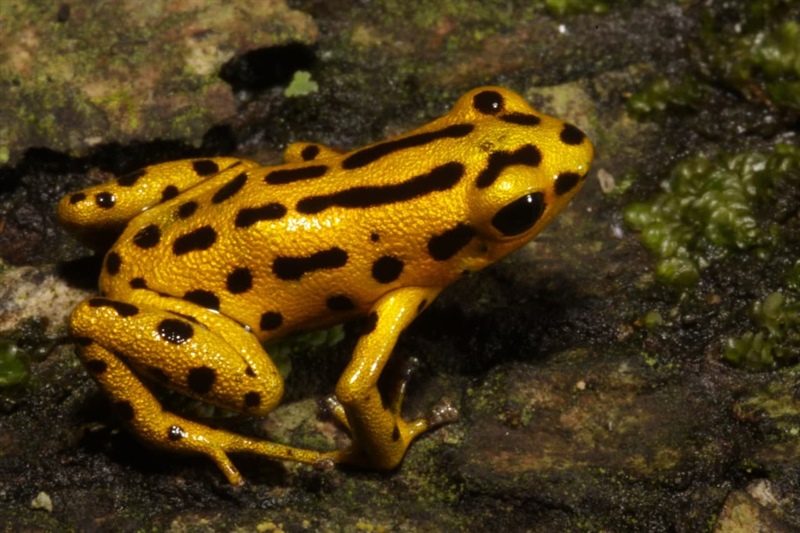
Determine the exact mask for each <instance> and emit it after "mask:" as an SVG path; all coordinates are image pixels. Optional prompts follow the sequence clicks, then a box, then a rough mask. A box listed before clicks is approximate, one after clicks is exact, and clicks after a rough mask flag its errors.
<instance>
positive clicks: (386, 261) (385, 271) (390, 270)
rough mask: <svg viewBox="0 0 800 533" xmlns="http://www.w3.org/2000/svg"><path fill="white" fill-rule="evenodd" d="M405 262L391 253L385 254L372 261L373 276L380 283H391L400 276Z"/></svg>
mask: <svg viewBox="0 0 800 533" xmlns="http://www.w3.org/2000/svg"><path fill="white" fill-rule="evenodd" d="M403 267H405V264H404V263H403V262H402V261H401V260H399V259H397V258H396V257H392V256H389V255H384V256H382V257H380V258H378V259H377V260H376V261H375V262H374V263H372V278H373V279H374V280H375V281H377V282H378V283H391V282H393V281H394V280H396V279H397V278H399V277H400V274H401V273H402V272H403Z"/></svg>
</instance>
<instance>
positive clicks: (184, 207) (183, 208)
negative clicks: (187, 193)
mask: <svg viewBox="0 0 800 533" xmlns="http://www.w3.org/2000/svg"><path fill="white" fill-rule="evenodd" d="M195 211H197V202H195V201H194V200H191V201H188V202H186V203H183V204H181V205H180V207H178V216H179V217H180V218H189V217H190V216H192V215H193V214H194V212H195Z"/></svg>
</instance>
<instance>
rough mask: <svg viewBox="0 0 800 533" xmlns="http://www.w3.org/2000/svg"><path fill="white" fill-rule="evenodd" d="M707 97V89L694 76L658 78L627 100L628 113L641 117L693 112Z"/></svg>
mask: <svg viewBox="0 0 800 533" xmlns="http://www.w3.org/2000/svg"><path fill="white" fill-rule="evenodd" d="M708 97H709V89H708V87H707V86H706V85H705V84H704V83H703V82H702V81H701V80H699V79H698V78H696V77H695V76H692V75H689V74H687V75H685V76H684V77H683V78H681V79H679V80H671V79H670V78H667V77H659V78H656V79H655V80H654V81H652V82H650V84H649V85H647V86H646V87H645V88H644V89H642V90H641V91H639V92H638V93H636V94H634V95H633V96H631V97H630V98H629V99H628V111H629V112H630V113H631V114H633V115H635V116H638V117H642V116H645V115H650V114H653V113H662V112H664V111H667V110H669V111H674V110H676V109H684V110H695V109H697V108H699V107H701V106H702V105H703V102H704V101H705V100H706V99H707V98H708Z"/></svg>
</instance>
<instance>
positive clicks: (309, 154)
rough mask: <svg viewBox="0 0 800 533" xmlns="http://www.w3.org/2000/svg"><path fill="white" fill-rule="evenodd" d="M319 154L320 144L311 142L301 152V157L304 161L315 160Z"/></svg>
mask: <svg viewBox="0 0 800 533" xmlns="http://www.w3.org/2000/svg"><path fill="white" fill-rule="evenodd" d="M318 155H319V146H316V145H314V144H309V145H308V146H306V147H305V148H303V150H302V151H301V152H300V157H301V158H302V159H303V161H313V160H314V159H316V158H317V156H318Z"/></svg>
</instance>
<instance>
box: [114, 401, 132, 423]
mask: <svg viewBox="0 0 800 533" xmlns="http://www.w3.org/2000/svg"><path fill="white" fill-rule="evenodd" d="M114 411H115V412H116V413H117V416H118V417H119V418H120V420H122V421H123V422H130V421H131V420H133V417H134V416H135V413H134V412H133V406H132V405H131V402H128V401H125V400H120V401H118V402H114Z"/></svg>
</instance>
